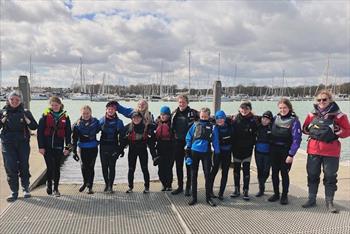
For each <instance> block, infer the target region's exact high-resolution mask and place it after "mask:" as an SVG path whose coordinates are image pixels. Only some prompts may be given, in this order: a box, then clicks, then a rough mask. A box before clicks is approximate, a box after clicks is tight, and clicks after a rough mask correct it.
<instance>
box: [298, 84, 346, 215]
mask: <svg viewBox="0 0 350 234" xmlns="http://www.w3.org/2000/svg"><path fill="white" fill-rule="evenodd" d="M315 101H316V102H315V104H314V110H313V111H312V112H311V113H309V114H308V116H307V117H306V119H305V122H304V124H303V132H304V134H307V135H308V136H309V140H308V144H307V153H308V157H307V164H306V169H307V180H308V183H307V184H308V187H309V197H308V201H307V202H306V203H305V204H304V205H303V207H304V208H309V207H313V206H315V205H316V196H317V191H318V185H319V183H320V174H321V166H322V167H323V174H324V179H323V183H324V186H325V197H326V205H327V208H328V210H329V211H330V212H331V213H337V212H338V210H337V209H336V208H335V206H334V204H333V199H334V194H335V191H336V190H337V172H338V168H339V158H340V150H341V144H340V141H339V140H338V139H339V138H346V137H349V136H350V123H349V120H348V117H347V116H346V114H344V113H343V112H341V111H340V108H339V106H338V105H337V103H335V102H334V101H333V98H332V93H331V92H329V91H328V90H321V91H320V92H318V94H317V95H316V98H315Z"/></svg>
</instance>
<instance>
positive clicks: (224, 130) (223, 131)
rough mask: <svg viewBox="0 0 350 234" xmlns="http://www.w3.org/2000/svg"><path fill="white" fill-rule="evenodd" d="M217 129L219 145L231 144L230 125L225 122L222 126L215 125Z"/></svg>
mask: <svg viewBox="0 0 350 234" xmlns="http://www.w3.org/2000/svg"><path fill="white" fill-rule="evenodd" d="M217 127H218V130H219V144H220V146H225V145H231V144H232V136H231V135H232V132H231V130H232V129H231V127H230V126H228V125H227V124H226V123H225V125H224V126H217Z"/></svg>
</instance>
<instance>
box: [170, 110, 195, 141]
mask: <svg viewBox="0 0 350 234" xmlns="http://www.w3.org/2000/svg"><path fill="white" fill-rule="evenodd" d="M196 118H197V112H196V111H195V110H194V109H191V108H190V107H187V108H186V109H185V110H184V111H180V109H179V108H177V109H176V110H175V111H174V112H173V113H172V119H171V123H172V127H171V128H172V129H173V130H174V133H175V138H176V139H180V140H184V139H185V137H186V134H187V131H188V130H189V129H190V127H191V126H192V124H193V123H194V121H195V120H196Z"/></svg>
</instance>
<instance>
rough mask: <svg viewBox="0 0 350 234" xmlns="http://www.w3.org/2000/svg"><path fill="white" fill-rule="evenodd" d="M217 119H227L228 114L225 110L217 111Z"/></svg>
mask: <svg viewBox="0 0 350 234" xmlns="http://www.w3.org/2000/svg"><path fill="white" fill-rule="evenodd" d="M215 119H226V114H225V112H224V111H223V110H219V111H217V112H216V113H215Z"/></svg>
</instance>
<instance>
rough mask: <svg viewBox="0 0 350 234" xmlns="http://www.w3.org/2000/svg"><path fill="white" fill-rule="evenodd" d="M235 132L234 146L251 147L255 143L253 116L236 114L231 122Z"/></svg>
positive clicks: (255, 124) (254, 120)
mask: <svg viewBox="0 0 350 234" xmlns="http://www.w3.org/2000/svg"><path fill="white" fill-rule="evenodd" d="M233 125H234V130H235V136H236V137H235V141H234V142H235V145H239V146H252V145H254V143H255V138H256V128H257V120H256V117H255V116H254V115H251V116H242V115H241V114H238V115H237V116H236V118H235V119H234V121H233Z"/></svg>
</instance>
